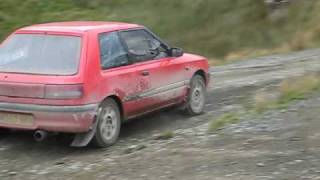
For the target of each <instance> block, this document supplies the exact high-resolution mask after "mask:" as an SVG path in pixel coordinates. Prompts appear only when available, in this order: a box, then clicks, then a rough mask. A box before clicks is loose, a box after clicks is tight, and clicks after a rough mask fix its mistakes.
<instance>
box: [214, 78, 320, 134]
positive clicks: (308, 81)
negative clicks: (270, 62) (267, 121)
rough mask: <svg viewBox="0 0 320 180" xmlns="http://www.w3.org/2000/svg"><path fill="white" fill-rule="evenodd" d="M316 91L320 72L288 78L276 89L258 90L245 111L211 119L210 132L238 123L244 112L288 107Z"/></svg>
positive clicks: (318, 88)
mask: <svg viewBox="0 0 320 180" xmlns="http://www.w3.org/2000/svg"><path fill="white" fill-rule="evenodd" d="M314 91H320V74H319V73H318V74H308V75H305V76H301V77H295V78H289V79H286V80H284V81H282V82H281V83H280V86H279V88H278V89H277V90H276V91H273V92H269V93H267V92H265V91H262V92H258V93H257V94H256V95H255V96H254V98H253V99H254V102H253V105H251V106H248V107H247V109H246V110H245V113H239V112H228V113H225V114H223V115H221V116H219V117H218V118H215V119H213V120H211V121H210V122H209V127H208V132H215V131H217V130H219V129H221V128H222V127H224V126H226V125H228V124H236V123H238V122H239V121H240V120H241V116H243V115H244V114H249V115H256V114H257V113H258V114H261V113H263V112H265V111H267V110H270V109H283V108H287V107H288V105H289V103H291V102H292V101H295V100H302V99H305V98H306V97H307V96H308V94H310V93H312V92H314Z"/></svg>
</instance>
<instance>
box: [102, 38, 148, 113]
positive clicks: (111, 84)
mask: <svg viewBox="0 0 320 180" xmlns="http://www.w3.org/2000/svg"><path fill="white" fill-rule="evenodd" d="M99 46H100V66H101V78H102V79H101V82H100V85H99V86H102V88H101V89H102V94H103V96H104V97H106V96H110V95H117V96H119V97H120V98H121V99H122V101H123V109H124V110H125V111H124V115H125V117H130V116H132V115H134V114H136V113H137V112H138V111H139V107H137V106H135V105H134V101H135V99H136V98H135V96H136V95H137V94H141V93H142V92H143V89H142V86H141V84H140V83H141V81H142V76H141V74H140V72H138V71H136V70H135V68H134V65H133V64H132V63H131V62H130V59H129V57H128V53H127V50H126V47H125V46H124V44H123V43H122V41H121V40H120V38H119V35H118V32H108V33H101V34H99ZM105 93H107V94H105Z"/></svg>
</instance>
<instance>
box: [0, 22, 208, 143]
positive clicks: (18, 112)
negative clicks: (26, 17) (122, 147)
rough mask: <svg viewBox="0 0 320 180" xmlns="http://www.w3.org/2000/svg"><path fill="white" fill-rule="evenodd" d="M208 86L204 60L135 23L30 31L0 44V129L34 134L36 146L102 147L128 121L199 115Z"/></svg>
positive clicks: (66, 25)
mask: <svg viewBox="0 0 320 180" xmlns="http://www.w3.org/2000/svg"><path fill="white" fill-rule="evenodd" d="M195 43H196V42H195ZM208 82H209V75H208V62H207V60H206V58H204V57H201V56H198V55H192V54H187V53H184V52H183V50H182V49H180V48H172V47H170V46H169V45H168V44H166V43H165V42H164V41H162V40H161V39H160V38H159V37H157V36H156V35H155V34H154V33H152V32H151V31H150V30H148V29H147V28H145V27H144V26H141V25H136V24H128V23H118V22H60V23H48V24H40V25H33V26H29V27H24V28H21V29H19V30H17V31H15V32H14V33H13V34H12V35H10V36H9V37H8V38H7V39H6V40H5V41H4V42H3V43H2V44H1V46H0V127H1V128H5V129H15V130H27V131H34V132H35V133H34V137H35V139H36V140H42V139H44V138H45V136H46V135H47V133H72V134H75V138H74V140H73V142H72V145H73V146H86V145H87V144H89V142H92V143H94V144H95V145H97V146H99V147H107V146H110V145H112V144H114V143H115V142H116V140H117V139H118V136H119V133H120V128H121V124H122V122H124V121H126V120H128V119H132V118H135V117H138V116H141V115H144V114H146V113H150V112H153V111H156V110H159V109H162V108H165V107H169V106H173V105H180V106H181V107H183V109H185V111H186V112H188V113H189V114H191V115H197V114H201V113H202V112H203V109H204V105H205V98H206V97H205V96H206V87H207V85H208Z"/></svg>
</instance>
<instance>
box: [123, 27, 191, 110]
mask: <svg viewBox="0 0 320 180" xmlns="http://www.w3.org/2000/svg"><path fill="white" fill-rule="evenodd" d="M120 37H121V39H122V41H123V42H124V44H125V45H126V47H127V50H128V54H129V57H130V59H131V60H132V62H133V63H134V68H135V70H136V72H137V74H138V76H140V78H139V80H140V82H139V86H140V89H142V92H141V93H139V94H136V96H135V101H134V104H135V106H136V107H137V108H138V109H139V111H138V114H139V113H140V114H142V113H146V112H149V111H152V110H154V109H157V108H161V107H163V106H167V105H170V104H174V103H177V102H178V101H179V99H181V97H183V95H184V94H185V93H186V84H187V82H186V81H185V78H186V76H185V72H184V71H185V68H184V65H183V63H182V61H181V60H178V59H177V58H173V57H170V56H169V53H168V52H169V51H168V47H167V46H166V45H165V44H164V43H162V42H161V40H159V39H158V38H157V37H155V35H153V34H152V33H150V32H149V31H148V30H146V29H134V30H126V31H121V32H120Z"/></svg>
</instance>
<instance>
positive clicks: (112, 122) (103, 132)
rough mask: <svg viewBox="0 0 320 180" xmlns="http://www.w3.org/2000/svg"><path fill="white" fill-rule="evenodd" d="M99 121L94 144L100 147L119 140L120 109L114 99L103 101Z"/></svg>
mask: <svg viewBox="0 0 320 180" xmlns="http://www.w3.org/2000/svg"><path fill="white" fill-rule="evenodd" d="M97 121H98V122H97V128H96V132H95V135H94V138H93V141H92V142H93V144H94V145H95V146H98V147H109V146H111V145H113V144H114V143H115V142H116V141H117V140H118V137H119V134H120V127H121V116H120V110H119V107H118V104H117V103H116V102H115V101H114V100H113V99H111V98H110V99H106V100H105V101H104V102H103V103H102V105H101V107H100V109H99V112H98V116H97Z"/></svg>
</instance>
